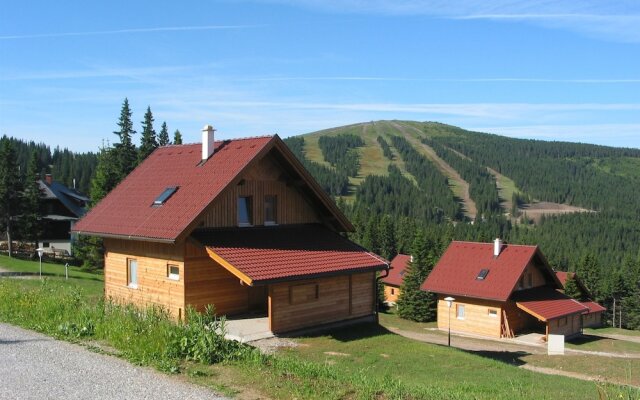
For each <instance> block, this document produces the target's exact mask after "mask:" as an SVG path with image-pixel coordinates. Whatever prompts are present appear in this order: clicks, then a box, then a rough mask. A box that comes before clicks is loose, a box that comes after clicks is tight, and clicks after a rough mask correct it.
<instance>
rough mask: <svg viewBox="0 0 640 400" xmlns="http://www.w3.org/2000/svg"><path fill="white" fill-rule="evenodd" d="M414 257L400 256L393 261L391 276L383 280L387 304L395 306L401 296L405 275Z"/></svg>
mask: <svg viewBox="0 0 640 400" xmlns="http://www.w3.org/2000/svg"><path fill="white" fill-rule="evenodd" d="M411 259H412V257H411V256H408V255H406V254H398V255H397V256H395V257H394V258H393V260H391V268H390V269H389V274H388V275H387V276H386V277H384V278H382V283H383V285H384V298H385V302H386V303H387V304H389V305H394V304H396V302H397V301H398V297H399V296H400V286H402V281H404V274H405V272H407V267H408V266H409V263H410V262H411Z"/></svg>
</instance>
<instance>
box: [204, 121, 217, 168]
mask: <svg viewBox="0 0 640 400" xmlns="http://www.w3.org/2000/svg"><path fill="white" fill-rule="evenodd" d="M215 131H216V130H215V129H213V126H211V125H205V126H204V128H202V160H203V161H206V160H208V159H209V157H211V155H212V154H213V142H214V132H215Z"/></svg>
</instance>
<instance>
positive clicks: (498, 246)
mask: <svg viewBox="0 0 640 400" xmlns="http://www.w3.org/2000/svg"><path fill="white" fill-rule="evenodd" d="M501 250H502V240H500V239H499V238H498V239H496V240H494V242H493V256H494V257H498V256H499V255H500V251H501Z"/></svg>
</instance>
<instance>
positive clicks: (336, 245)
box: [192, 224, 388, 284]
mask: <svg viewBox="0 0 640 400" xmlns="http://www.w3.org/2000/svg"><path fill="white" fill-rule="evenodd" d="M192 236H193V237H194V238H195V239H196V240H197V241H199V242H200V243H202V244H203V245H205V246H206V247H207V250H208V251H209V254H210V255H211V253H212V252H213V253H214V254H213V255H212V257H213V258H214V259H216V260H217V261H219V262H220V264H221V265H222V266H223V267H225V268H227V269H229V270H230V271H231V272H232V273H236V272H239V273H240V274H239V275H238V276H239V277H240V278H241V279H243V280H245V281H248V282H247V283H251V284H261V283H267V282H274V281H280V280H295V279H307V278H313V277H318V276H322V275H335V274H336V273H340V272H344V273H347V272H365V271H375V270H382V269H385V268H387V263H388V262H387V261H386V260H384V259H382V258H380V257H378V256H376V255H375V254H373V253H370V252H368V251H366V250H365V249H363V248H362V247H360V246H358V245H356V244H354V243H352V242H351V241H349V240H348V239H346V238H344V237H342V236H340V235H339V234H338V233H335V232H333V231H331V230H329V229H327V228H325V227H323V226H321V225H317V224H309V225H288V226H286V225H283V226H276V227H255V228H234V229H215V230H202V231H196V232H194V233H193V235H192ZM218 258H219V259H218ZM234 270H236V272H234Z"/></svg>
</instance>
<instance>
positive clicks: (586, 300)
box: [556, 271, 607, 328]
mask: <svg viewBox="0 0 640 400" xmlns="http://www.w3.org/2000/svg"><path fill="white" fill-rule="evenodd" d="M556 276H557V277H558V280H559V281H560V283H561V284H562V288H563V291H564V287H565V285H566V284H567V279H573V280H574V281H575V283H576V286H577V287H578V291H579V292H580V298H579V299H578V301H579V302H580V304H582V305H583V306H585V307H587V308H588V309H589V311H588V312H587V313H584V314H582V327H583V328H597V327H600V326H602V316H603V314H604V312H605V311H607V309H606V308H604V307H602V306H601V305H600V304H598V303H596V302H595V301H593V299H592V297H593V296H592V295H591V292H590V291H589V289H587V287H586V286H585V285H584V283H583V282H582V280H581V279H580V278H579V277H578V275H577V274H576V273H575V272H562V271H556Z"/></svg>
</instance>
